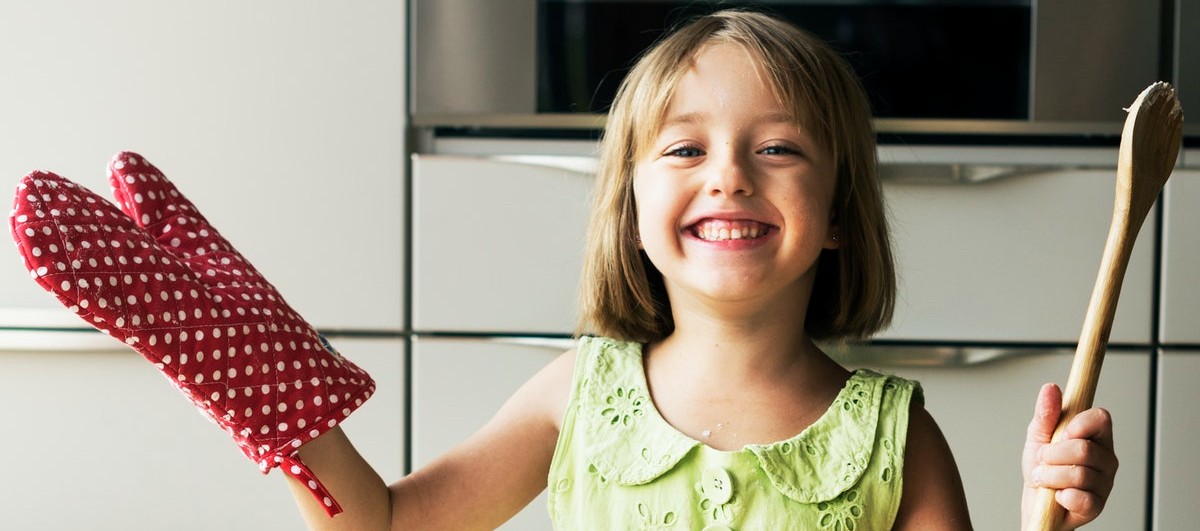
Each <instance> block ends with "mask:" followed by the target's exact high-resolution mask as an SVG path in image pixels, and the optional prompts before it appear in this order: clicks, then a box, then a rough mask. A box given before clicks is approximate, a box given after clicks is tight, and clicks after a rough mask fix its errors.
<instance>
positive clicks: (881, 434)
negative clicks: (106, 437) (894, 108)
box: [293, 11, 1116, 530]
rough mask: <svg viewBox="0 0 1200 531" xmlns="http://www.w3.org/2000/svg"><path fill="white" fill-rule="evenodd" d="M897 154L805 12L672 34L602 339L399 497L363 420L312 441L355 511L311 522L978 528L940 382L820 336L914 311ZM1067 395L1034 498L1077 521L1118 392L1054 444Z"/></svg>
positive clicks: (1111, 468)
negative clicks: (896, 196) (932, 388)
mask: <svg viewBox="0 0 1200 531" xmlns="http://www.w3.org/2000/svg"><path fill="white" fill-rule="evenodd" d="M874 153H875V146H874V135H873V132H872V130H871V125H870V112H869V109H868V104H867V103H866V100H865V96H864V94H863V92H862V89H861V88H860V86H859V85H858V82H857V80H856V79H855V78H854V77H853V74H852V73H851V72H850V70H849V68H848V67H847V66H846V65H845V63H843V62H842V61H841V60H840V58H838V57H837V56H836V54H835V53H834V52H832V51H831V50H829V49H828V48H827V47H825V46H824V45H822V44H821V43H819V42H818V41H816V40H815V39H814V38H812V37H810V36H808V35H806V34H804V33H803V32H801V31H800V30H798V29H797V28H795V27H793V26H791V25H789V24H786V23H784V22H781V21H778V20H775V19H773V18H770V17H767V16H764V15H761V14H755V13H749V12H739V11H726V12H720V13H716V14H713V15H711V16H707V17H703V18H701V19H698V20H696V21H694V22H692V23H691V24H689V25H687V26H686V27H684V28H682V29H680V30H678V31H677V32H675V33H674V34H673V35H671V36H670V37H668V38H666V39H664V40H663V41H661V42H660V43H658V44H657V45H656V46H655V47H654V48H653V49H651V50H650V51H649V52H648V53H647V54H646V55H645V56H644V57H643V58H642V59H641V60H640V61H639V63H638V64H637V65H636V66H635V67H634V68H633V70H632V71H631V72H630V74H629V75H628V77H627V78H626V79H625V81H624V83H623V84H622V86H621V89H620V90H619V92H618V96H617V99H616V103H615V104H614V106H613V108H612V110H611V112H610V113H609V117H608V125H607V128H606V131H605V137H604V141H603V146H602V151H601V167H600V170H599V175H598V179H599V184H598V186H599V188H598V192H597V197H596V206H595V208H594V211H593V217H592V222H591V228H590V234H589V243H588V248H587V254H586V260H585V263H587V264H588V265H587V267H586V271H585V272H584V288H583V293H584V296H583V307H584V312H583V314H584V316H585V320H586V323H585V325H584V327H585V329H587V330H589V331H592V332H595V333H598V334H599V337H591V338H584V339H583V340H582V341H581V342H580V346H579V347H578V349H577V350H575V351H572V352H568V353H566V354H564V355H563V356H562V357H561V358H559V359H558V360H557V361H555V362H553V363H551V364H550V365H549V366H548V367H546V368H545V369H544V370H542V371H541V372H540V373H539V374H537V375H536V376H534V377H533V378H532V379H531V380H530V381H529V382H528V383H526V384H525V385H524V386H523V387H522V388H521V389H520V390H518V391H517V392H516V394H515V395H514V396H513V397H512V398H511V399H510V400H509V401H508V403H506V404H505V405H504V406H503V407H502V408H501V410H500V411H499V412H498V413H497V415H496V416H495V418H494V419H493V420H492V421H491V422H489V423H488V424H487V425H486V426H484V427H483V429H482V430H480V431H479V432H478V433H477V434H476V435H474V436H473V437H472V438H470V439H469V440H468V441H466V442H465V443H464V444H463V445H462V446H460V447H459V448H457V449H455V450H452V451H451V452H449V453H448V454H446V455H445V456H443V457H442V458H440V459H439V460H437V461H436V462H434V463H432V464H430V465H429V466H428V467H426V468H425V469H423V470H419V471H417V472H415V473H413V474H412V475H410V476H408V477H406V478H403V479H401V480H400V481H398V482H396V483H395V484H393V485H391V486H390V487H388V488H386V489H385V488H384V487H383V483H382V481H380V480H379V478H378V477H376V476H375V475H374V473H373V472H371V469H370V468H369V467H368V466H367V465H366V464H365V463H364V462H363V461H362V459H360V458H359V457H358V456H357V455H356V454H355V453H354V451H353V449H352V447H351V445H350V443H349V442H348V441H347V440H346V439H345V437H344V436H343V435H342V433H340V432H338V431H334V432H332V433H329V434H327V435H325V436H323V437H321V438H320V439H317V440H315V441H313V442H312V443H310V444H308V445H306V446H304V447H303V448H301V452H300V453H301V456H302V457H303V458H304V459H305V460H306V461H307V462H308V463H310V464H311V466H313V468H314V470H315V471H316V472H317V474H318V475H319V476H321V477H323V478H326V482H327V484H330V483H333V484H332V485H330V488H331V489H332V490H333V492H334V493H335V494H338V495H339V497H340V498H342V499H345V500H353V502H350V503H354V504H355V506H354V507H352V508H351V507H349V506H348V507H347V509H346V514H345V515H344V517H343V516H339V517H336V518H334V519H333V520H329V519H327V518H326V517H325V516H324V514H323V513H322V512H321V511H320V510H319V508H318V507H315V506H313V504H311V503H308V499H309V497H308V496H307V495H306V494H305V493H304V492H303V489H302V488H296V489H295V490H296V491H297V499H298V500H300V502H301V505H302V506H303V507H305V511H306V514H307V515H308V517H307V518H308V521H309V522H310V525H311V526H312V527H313V528H314V529H385V528H389V526H390V529H397V530H398V529H417V528H419V529H487V528H493V527H495V526H497V525H499V524H500V523H502V522H503V521H504V520H505V519H506V518H508V517H509V516H511V515H513V514H515V513H516V512H517V511H518V510H520V508H521V507H523V506H524V505H525V504H526V503H528V502H529V501H530V500H531V499H533V498H534V497H535V496H536V495H537V494H538V493H539V492H540V491H541V490H542V489H543V488H547V486H548V488H549V489H550V493H549V496H550V497H549V504H550V513H551V516H552V518H553V519H554V521H555V524H556V526H557V527H558V528H560V529H643V528H645V529H658V528H679V529H702V528H703V529H817V528H824V529H888V528H894V529H923V530H926V529H966V528H969V527H970V523H969V520H968V516H967V511H966V505H965V500H964V496H963V492H962V486H961V484H960V482H959V477H958V472H957V470H956V467H955V465H954V461H953V458H952V457H951V455H950V450H949V448H948V447H947V445H946V442H945V440H944V439H943V438H942V435H941V433H940V432H939V431H938V428H937V425H936V424H935V423H934V421H933V419H932V418H931V417H930V415H929V414H928V413H927V412H926V411H925V409H924V408H923V407H922V406H921V394H920V388H919V387H918V386H916V385H915V384H913V383H911V382H906V381H902V380H899V379H896V378H887V377H883V376H879V375H876V374H873V373H870V372H866V371H859V372H853V373H852V372H849V371H847V370H846V369H843V368H842V367H840V366H838V365H837V364H836V363H834V362H833V361H832V360H831V359H830V358H829V357H828V356H826V355H825V354H824V353H822V352H821V350H820V349H819V348H818V347H817V346H816V344H815V343H814V341H816V340H823V341H837V340H842V339H852V338H861V337H866V336H869V335H871V334H872V333H874V332H876V331H878V330H879V329H881V328H882V327H883V326H885V325H886V324H887V323H888V321H889V319H890V316H891V310H892V303H893V297H894V291H895V284H894V271H893V267H892V260H891V254H890V251H889V248H888V236H887V230H886V226H885V221H884V215H883V208H882V200H881V196H880V188H879V184H878V182H877V180H876V175H875V167H874ZM801 323H803V325H801ZM609 338H613V339H609ZM1060 401H1061V400H1060V398H1059V395H1058V391H1057V388H1054V387H1053V386H1048V387H1047V388H1045V389H1043V391H1042V393H1041V394H1040V396H1039V399H1038V410H1037V413H1036V415H1035V419H1034V421H1033V422H1032V423H1031V424H1030V429H1029V434H1028V439H1027V441H1028V442H1027V444H1026V452H1025V460H1024V463H1023V467H1024V471H1025V476H1026V479H1027V484H1026V487H1025V490H1026V491H1027V493H1028V492H1032V491H1033V490H1034V489H1033V487H1035V486H1036V485H1039V484H1040V485H1045V486H1049V487H1053V488H1058V489H1064V490H1062V491H1061V492H1060V493H1059V496H1058V499H1059V502H1060V503H1061V504H1062V505H1063V506H1064V507H1066V508H1067V509H1068V510H1069V512H1070V515H1069V517H1068V519H1067V522H1066V523H1065V524H1064V528H1074V527H1077V526H1079V525H1082V524H1084V523H1086V522H1088V521H1090V520H1092V519H1093V518H1095V517H1096V516H1097V515H1098V513H1099V511H1100V509H1101V507H1103V504H1104V500H1105V498H1106V497H1107V495H1108V492H1109V491H1110V490H1111V487H1112V479H1113V476H1114V473H1115V468H1116V457H1115V454H1114V453H1113V450H1112V441H1111V436H1110V434H1111V424H1110V421H1109V419H1108V417H1107V413H1105V412H1104V411H1102V410H1092V411H1089V412H1087V413H1085V414H1082V415H1079V416H1078V417H1077V418H1076V419H1075V420H1074V421H1073V423H1072V425H1071V431H1070V433H1071V435H1072V439H1071V440H1069V441H1066V442H1062V443H1057V444H1052V445H1048V444H1047V443H1048V441H1049V434H1050V433H1051V432H1052V431H1053V429H1054V423H1055V421H1056V417H1057V414H1058V413H1057V411H1058V410H1057V408H1058V406H1057V404H1059V403H1060ZM797 434H799V435H797ZM293 484H294V483H293ZM341 518H345V522H339V521H338V520H339V519H341Z"/></svg>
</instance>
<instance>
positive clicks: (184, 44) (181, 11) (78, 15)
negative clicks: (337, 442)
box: [0, 0, 405, 331]
mask: <svg viewBox="0 0 1200 531" xmlns="http://www.w3.org/2000/svg"><path fill="white" fill-rule="evenodd" d="M404 13H405V3H404V2H353V3H342V2H334V3H327V2H311V3H302V4H301V3H293V2H283V1H278V0H275V1H266V2H233V1H229V0H218V1H216V2H197V3H190V2H189V3H177V4H168V3H164V2H145V1H141V0H114V1H109V2H104V3H103V4H100V3H93V2H86V1H68V2H3V3H0V49H4V50H20V53H3V54H0V71H3V72H4V73H5V79H7V80H9V81H10V82H7V83H5V84H4V88H3V89H2V90H0V94H2V95H3V97H0V116H3V127H0V145H3V146H4V149H3V150H0V191H3V192H4V194H3V195H0V203H3V204H5V205H7V204H9V201H10V199H9V198H10V197H11V196H8V195H7V193H8V192H11V191H12V188H11V186H12V185H13V184H15V183H16V181H17V179H18V178H20V177H21V176H22V175H24V174H25V173H27V172H29V171H30V170H32V169H34V168H40V169H45V170H50V171H54V172H57V173H60V174H62V175H64V176H66V177H68V178H71V179H74V180H78V181H79V182H81V183H82V184H84V185H85V186H87V187H89V188H91V189H92V190H94V191H96V192H98V193H100V194H101V195H105V196H108V195H109V193H108V183H107V179H106V175H105V169H104V166H105V163H107V162H108V160H109V159H110V157H112V156H113V155H114V154H115V153H116V152H118V151H121V150H132V151H137V152H140V153H141V154H142V155H144V156H145V157H147V158H148V159H149V160H150V161H151V162H153V163H155V164H156V165H158V166H159V167H160V168H161V169H162V170H163V171H164V172H165V173H166V175H167V176H168V177H169V178H171V179H172V180H174V181H175V182H176V183H177V184H178V185H179V187H180V189H181V190H182V191H183V192H184V193H185V194H187V195H188V196H189V197H190V198H191V199H192V200H193V202H195V203H196V205H197V206H199V207H200V209H201V211H203V212H204V213H205V215H206V216H207V217H208V219H209V220H210V221H212V222H213V224H214V225H215V226H216V227H217V228H218V229H220V231H221V232H222V234H224V235H225V236H226V237H227V238H229V240H230V241H231V242H233V244H234V245H235V246H237V247H238V248H239V249H240V250H241V251H242V252H243V253H244V254H245V255H246V256H247V257H248V258H249V259H250V261H251V262H253V263H254V265H255V266H256V267H257V268H258V269H260V270H261V271H262V272H263V273H264V274H266V276H267V278H269V279H270V280H271V281H272V282H273V283H274V284H275V285H276V286H277V287H278V288H279V290H280V292H281V293H283V295H284V296H285V297H286V298H287V300H288V301H289V302H290V303H291V304H293V305H294V306H295V307H296V309H297V310H299V311H300V313H301V314H302V315H304V316H306V317H307V318H308V319H309V320H310V321H312V322H313V323H314V324H315V325H316V326H318V327H320V328H325V329H355V330H361V329H384V330H397V331H398V330H400V329H401V328H402V324H403V323H404V316H403V314H402V308H403V300H404V294H403V291H402V286H403V277H402V275H401V274H399V272H400V271H401V270H402V266H403V264H404V260H403V254H402V250H403V248H404V242H403V240H402V238H403V234H404V228H403V219H404V212H403V205H404V196H403V190H404V178H405V175H404V166H405V157H404V154H403V150H404V145H405V143H404V130H405V112H404V101H405V96H404V94H405V84H404V61H403V58H404V56H405V53H404V52H405V21H404ZM15 255H16V253H15V251H14V250H13V247H12V246H11V245H0V303H2V304H3V305H4V306H5V307H6V308H11V310H10V311H7V312H3V313H2V314H0V320H3V322H4V323H5V324H8V325H10V326H12V325H20V324H25V323H27V322H29V321H35V322H34V323H32V324H33V325H35V326H50V325H58V324H62V323H63V322H66V323H68V324H69V326H79V323H78V320H77V319H76V318H75V317H74V316H72V315H70V314H69V313H68V312H66V311H64V310H61V309H60V308H58V304H57V302H55V301H54V300H53V299H52V298H51V297H49V296H47V295H46V294H44V293H41V291H40V289H38V288H37V287H36V286H35V285H34V284H33V282H31V281H30V279H29V276H28V274H27V273H25V271H23V270H22V268H21V266H20V261H19V260H18V259H17V258H16V256H15ZM348 310H352V311H348ZM39 314H40V315H39ZM10 317H11V319H10Z"/></svg>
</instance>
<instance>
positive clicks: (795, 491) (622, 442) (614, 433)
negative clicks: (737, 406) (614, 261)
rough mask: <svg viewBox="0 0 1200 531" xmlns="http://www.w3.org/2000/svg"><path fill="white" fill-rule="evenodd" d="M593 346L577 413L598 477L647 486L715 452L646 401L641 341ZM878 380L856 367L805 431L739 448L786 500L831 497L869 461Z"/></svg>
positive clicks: (853, 481)
mask: <svg viewBox="0 0 1200 531" xmlns="http://www.w3.org/2000/svg"><path fill="white" fill-rule="evenodd" d="M596 346H597V347H599V348H598V352H597V353H596V354H597V358H596V359H595V363H597V366H596V370H595V371H594V372H593V373H592V375H593V377H594V379H592V380H590V381H588V382H587V383H585V386H584V389H583V391H584V392H583V393H582V395H583V396H582V398H583V400H582V402H581V404H580V407H581V409H580V411H579V412H578V413H577V414H578V415H580V418H579V420H582V421H583V425H584V426H583V427H584V430H585V434H586V440H587V441H588V447H587V448H585V449H584V454H583V455H584V457H585V459H587V461H588V462H589V464H590V465H591V466H592V467H593V468H594V469H595V472H596V473H597V474H598V475H599V476H600V478H601V480H602V481H612V482H615V483H617V484H619V485H642V484H646V483H649V482H650V481H652V480H654V479H655V478H658V477H659V476H662V475H663V474H665V473H666V472H667V471H669V470H671V469H672V468H674V467H675V466H676V465H678V464H679V462H680V461H681V460H682V459H683V458H684V457H686V456H687V455H688V454H689V453H690V452H692V451H709V452H716V451H718V450H713V449H711V448H709V447H707V446H704V445H703V444H702V443H701V442H699V441H697V440H695V439H692V438H691V437H688V436H687V435H684V434H683V433H681V432H680V431H679V430H677V429H675V428H674V427H673V426H671V425H670V424H669V423H667V421H666V420H665V419H663V417H662V415H660V414H659V412H658V410H657V409H656V408H655V406H654V403H653V402H652V401H651V400H650V393H649V391H648V385H647V383H646V377H645V371H644V368H643V365H642V358H641V346H640V345H638V344H636V343H620V342H610V343H607V344H601V345H596ZM885 381H886V378H885V377H883V376H881V375H879V374H877V373H874V372H872V371H868V370H862V369H860V370H858V371H856V372H854V373H853V374H852V375H851V377H850V379H849V380H848V381H847V382H846V385H845V386H844V387H843V388H842V390H841V391H840V392H839V393H838V396H837V398H835V399H834V401H833V403H832V404H831V405H830V407H829V409H828V410H827V411H826V412H825V413H824V414H823V415H822V416H821V417H820V418H818V419H817V420H816V421H815V422H814V423H813V424H812V425H811V426H809V427H808V428H806V429H805V430H804V431H802V432H800V433H799V434H798V435H796V436H794V437H792V438H790V439H787V440H783V441H779V442H775V443H771V444H766V445H747V446H746V447H744V448H743V449H741V450H738V452H749V453H750V454H753V455H754V457H755V458H757V460H758V464H759V466H760V467H761V468H762V470H763V472H764V473H765V474H766V476H767V478H768V479H769V480H770V482H771V484H772V485H774V486H775V488H776V489H778V490H779V491H780V492H781V493H782V494H784V495H785V496H787V497H788V498H790V499H792V500H794V501H796V502H800V503H819V502H823V501H829V500H832V499H834V498H836V497H837V496H838V495H840V494H842V493H843V492H845V491H846V490H848V489H849V488H850V487H852V486H854V485H855V484H857V483H858V480H859V479H860V478H861V477H862V475H863V473H864V471H866V469H867V465H868V463H870V461H871V452H872V450H873V448H874V442H875V433H876V429H877V428H878V425H879V408H880V406H881V402H882V401H881V396H882V393H883V387H884V383H885Z"/></svg>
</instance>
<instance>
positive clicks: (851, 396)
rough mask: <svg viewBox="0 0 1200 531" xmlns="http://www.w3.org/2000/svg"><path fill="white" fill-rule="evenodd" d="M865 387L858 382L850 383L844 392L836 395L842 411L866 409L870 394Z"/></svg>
mask: <svg viewBox="0 0 1200 531" xmlns="http://www.w3.org/2000/svg"><path fill="white" fill-rule="evenodd" d="M865 387H866V386H864V385H863V384H862V383H860V382H854V383H851V384H850V386H849V387H848V388H847V389H846V392H845V394H844V395H842V396H840V397H838V401H840V402H841V406H842V410H843V411H847V412H849V411H851V410H853V411H855V412H859V413H861V412H862V411H863V410H864V409H866V407H867V404H869V403H870V398H871V395H870V393H868V392H867V390H866V389H865Z"/></svg>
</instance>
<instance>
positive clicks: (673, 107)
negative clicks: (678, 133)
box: [637, 39, 807, 153]
mask: <svg viewBox="0 0 1200 531" xmlns="http://www.w3.org/2000/svg"><path fill="white" fill-rule="evenodd" d="M651 78H652V79H654V78H656V79H654V81H652V82H654V83H656V85H657V86H656V92H657V94H655V95H654V96H653V97H651V98H649V100H648V101H647V102H646V103H650V104H651V105H653V107H651V108H648V109H645V110H646V111H649V112H645V113H641V117H642V120H640V121H642V127H639V128H638V129H640V133H641V134H639V135H637V136H638V137H639V141H638V142H637V145H638V147H639V149H638V151H639V153H640V152H641V150H642V149H645V148H647V147H648V146H649V145H650V144H651V143H652V142H653V140H654V138H655V137H656V136H657V134H658V133H659V132H660V131H661V130H662V129H663V127H666V126H669V125H672V124H675V123H679V122H681V121H689V120H695V119H696V118H697V117H698V116H700V115H705V114H709V113H714V112H719V111H721V110H725V109H729V108H732V107H737V106H753V107H756V108H757V110H758V111H760V112H761V113H762V114H769V115H771V116H772V117H773V118H775V119H777V120H779V121H791V122H793V123H795V124H796V125H797V126H801V127H803V125H804V122H805V121H806V120H805V115H806V114H807V113H806V112H805V111H804V109H801V108H798V106H796V105H789V104H788V103H787V100H788V99H791V98H785V97H781V95H782V94H787V93H791V92H793V91H790V90H788V88H787V87H783V86H781V84H780V82H779V80H778V79H777V78H776V76H772V75H771V73H770V71H769V69H768V67H767V66H766V65H765V64H764V60H763V58H762V56H761V55H760V54H758V53H755V52H754V51H752V50H751V49H750V48H749V47H747V46H746V45H743V44H741V43H738V42H734V41H731V40H728V39H712V40H709V41H707V42H705V43H704V44H701V45H700V46H698V47H697V48H696V49H695V51H694V52H693V53H692V54H691V55H690V56H689V57H688V59H687V60H684V61H679V62H676V63H674V64H670V65H662V68H661V69H660V71H659V73H658V75H652V76H651ZM654 102H657V104H655V103H654Z"/></svg>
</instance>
